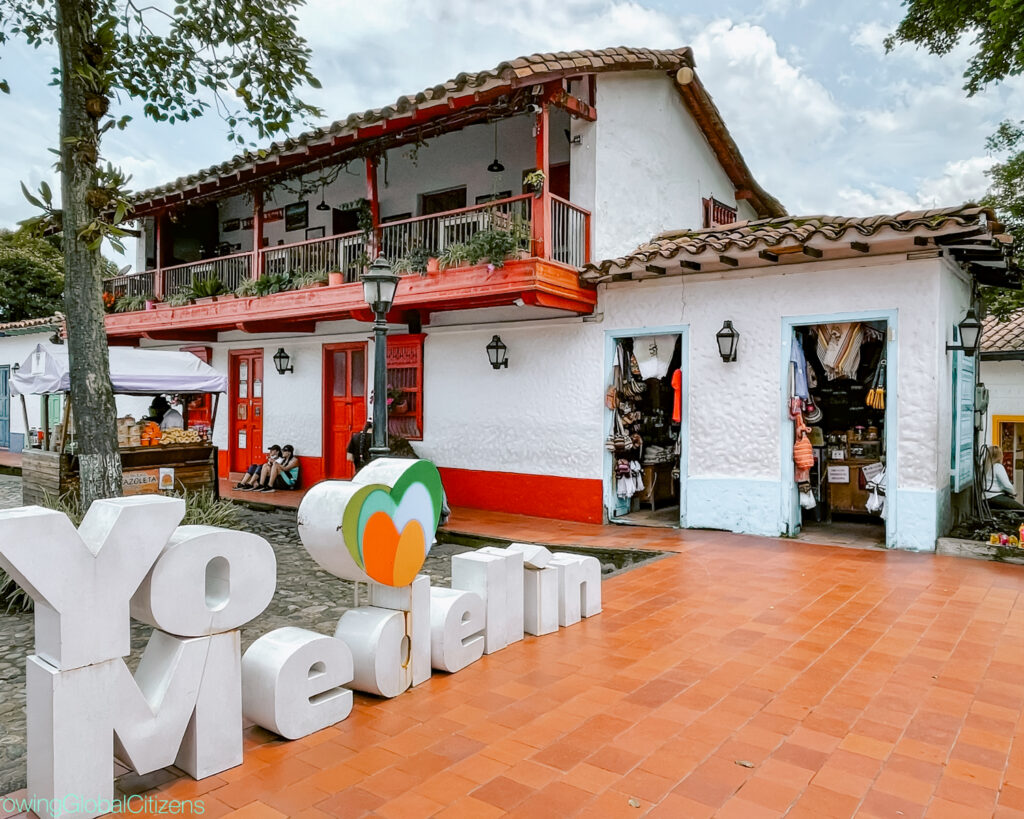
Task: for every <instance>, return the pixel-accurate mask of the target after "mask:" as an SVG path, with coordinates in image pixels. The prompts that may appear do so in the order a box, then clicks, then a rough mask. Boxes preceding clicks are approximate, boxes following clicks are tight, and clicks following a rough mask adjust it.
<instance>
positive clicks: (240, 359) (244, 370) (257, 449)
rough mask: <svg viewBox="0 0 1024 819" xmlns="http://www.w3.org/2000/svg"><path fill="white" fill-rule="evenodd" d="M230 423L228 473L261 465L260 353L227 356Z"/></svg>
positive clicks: (261, 383) (261, 381) (261, 385)
mask: <svg viewBox="0 0 1024 819" xmlns="http://www.w3.org/2000/svg"><path fill="white" fill-rule="evenodd" d="M228 362H229V366H230V368H231V370H230V373H231V374H230V377H229V379H228V380H229V382H230V383H229V389H230V390H231V393H230V395H231V398H230V403H231V416H230V418H231V423H230V424H229V439H228V447H229V448H230V450H231V458H230V462H231V471H232V472H244V471H245V470H246V469H248V468H249V465H250V464H254V463H263V462H264V460H265V457H264V455H263V351H262V350H233V351H232V352H231V353H230V354H229V356H228Z"/></svg>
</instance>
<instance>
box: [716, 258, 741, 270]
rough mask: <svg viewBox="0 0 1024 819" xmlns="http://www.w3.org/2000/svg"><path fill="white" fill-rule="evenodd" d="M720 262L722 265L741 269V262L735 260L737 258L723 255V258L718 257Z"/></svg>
mask: <svg viewBox="0 0 1024 819" xmlns="http://www.w3.org/2000/svg"><path fill="white" fill-rule="evenodd" d="M718 261H720V262H721V263H722V264H727V265H729V267H739V266H740V260H739V259H737V258H735V257H733V256H725V255H721V256H719V257H718Z"/></svg>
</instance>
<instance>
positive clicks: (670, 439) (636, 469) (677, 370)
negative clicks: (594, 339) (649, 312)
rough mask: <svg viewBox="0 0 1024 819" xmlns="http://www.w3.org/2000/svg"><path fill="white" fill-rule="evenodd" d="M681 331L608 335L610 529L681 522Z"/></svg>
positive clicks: (607, 492)
mask: <svg viewBox="0 0 1024 819" xmlns="http://www.w3.org/2000/svg"><path fill="white" fill-rule="evenodd" d="M683 340H684V335H683V333H682V331H680V330H678V329H676V330H674V331H672V330H642V331H637V332H635V333H629V334H625V333H623V334H616V335H614V336H610V337H609V342H610V348H609V361H610V366H609V376H608V383H607V385H606V393H605V407H606V412H605V420H606V424H607V438H606V441H605V451H606V453H607V454H606V457H605V476H606V478H605V487H606V488H605V508H606V511H607V514H608V519H609V521H610V522H612V523H620V524H627V525H634V526H658V527H672V528H677V527H679V526H680V525H681V523H682V518H683V514H682V511H683V510H682V497H683V491H682V484H683V474H682V470H683V458H682V452H683V446H684V440H685V436H684V434H683V428H684V413H685V400H684V396H683V389H682V378H683V374H682V370H681V366H682V350H683Z"/></svg>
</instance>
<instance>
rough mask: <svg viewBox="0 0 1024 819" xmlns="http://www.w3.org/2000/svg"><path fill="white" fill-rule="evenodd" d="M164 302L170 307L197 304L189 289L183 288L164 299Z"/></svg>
mask: <svg viewBox="0 0 1024 819" xmlns="http://www.w3.org/2000/svg"><path fill="white" fill-rule="evenodd" d="M164 304H166V305H167V306H168V307H184V306H185V305H187V304H195V302H194V301H193V299H192V296H191V294H190V293H189V291H188V290H186V289H185V288H181V289H180V290H178V291H176V292H174V293H171V295H169V296H168V297H167V298H166V299H164Z"/></svg>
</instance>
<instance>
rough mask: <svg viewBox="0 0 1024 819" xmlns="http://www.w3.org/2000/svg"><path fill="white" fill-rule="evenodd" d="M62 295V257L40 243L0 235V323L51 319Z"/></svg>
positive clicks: (23, 236)
mask: <svg viewBox="0 0 1024 819" xmlns="http://www.w3.org/2000/svg"><path fill="white" fill-rule="evenodd" d="M63 293H64V255H63V254H62V253H61V252H60V251H59V250H57V249H56V248H54V247H53V245H51V244H50V243H49V242H47V241H45V240H43V239H37V238H34V237H32V236H29V235H27V234H25V233H24V232H19V233H9V232H3V233H0V321H5V322H6V321H22V320H24V319H31V318H44V317H45V316H52V315H53V314H54V312H55V311H57V310H59V309H60V308H61V300H62V297H63Z"/></svg>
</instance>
